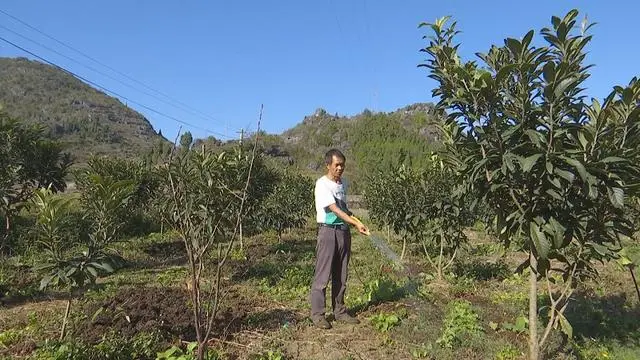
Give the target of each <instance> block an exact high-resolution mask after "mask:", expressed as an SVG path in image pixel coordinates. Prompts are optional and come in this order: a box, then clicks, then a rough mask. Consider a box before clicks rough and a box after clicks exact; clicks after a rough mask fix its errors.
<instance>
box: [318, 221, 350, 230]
mask: <svg viewBox="0 0 640 360" xmlns="http://www.w3.org/2000/svg"><path fill="white" fill-rule="evenodd" d="M318 226H321V227H328V228H332V229H336V230H349V225H347V224H336V225H332V224H324V223H318Z"/></svg>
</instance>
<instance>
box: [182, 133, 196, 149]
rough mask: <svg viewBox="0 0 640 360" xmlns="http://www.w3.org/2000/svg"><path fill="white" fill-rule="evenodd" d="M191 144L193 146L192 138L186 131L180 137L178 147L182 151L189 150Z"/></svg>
mask: <svg viewBox="0 0 640 360" xmlns="http://www.w3.org/2000/svg"><path fill="white" fill-rule="evenodd" d="M191 144H193V136H192V135H191V133H190V132H188V131H187V132H185V133H184V134H182V136H180V147H181V148H182V149H184V150H190V149H191Z"/></svg>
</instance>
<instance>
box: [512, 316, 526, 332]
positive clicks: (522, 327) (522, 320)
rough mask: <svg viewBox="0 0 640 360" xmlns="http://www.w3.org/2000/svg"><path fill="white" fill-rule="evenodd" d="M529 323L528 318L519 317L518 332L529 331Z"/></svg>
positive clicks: (517, 321) (516, 325)
mask: <svg viewBox="0 0 640 360" xmlns="http://www.w3.org/2000/svg"><path fill="white" fill-rule="evenodd" d="M527 323H529V320H528V319H527V318H526V317H524V316H522V315H520V316H518V318H516V323H515V328H516V330H518V331H525V330H527Z"/></svg>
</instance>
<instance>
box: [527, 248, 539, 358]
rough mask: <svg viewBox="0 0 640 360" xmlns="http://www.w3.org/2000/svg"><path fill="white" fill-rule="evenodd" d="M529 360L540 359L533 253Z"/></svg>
mask: <svg viewBox="0 0 640 360" xmlns="http://www.w3.org/2000/svg"><path fill="white" fill-rule="evenodd" d="M529 262H530V265H529V270H530V271H531V273H530V274H529V360H538V359H539V358H540V354H539V347H538V278H537V276H536V271H537V267H538V262H537V260H536V258H535V257H534V256H533V252H530V253H529Z"/></svg>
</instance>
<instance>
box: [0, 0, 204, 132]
mask: <svg viewBox="0 0 640 360" xmlns="http://www.w3.org/2000/svg"><path fill="white" fill-rule="evenodd" d="M0 13H2V14H4V15H6V16H8V17H10V18H11V19H13V20H15V21H17V22H19V23H21V24H22V25H24V26H26V27H28V28H29V29H31V30H33V31H35V32H37V33H39V34H41V35H43V36H45V37H47V38H49V39H51V40H53V41H55V42H57V43H58V44H60V45H62V46H64V47H66V48H67V49H70V50H72V51H75V52H76V53H78V54H80V55H82V56H84V57H85V58H87V59H89V60H91V61H93V62H95V63H96V64H99V65H101V66H103V67H105V68H107V69H109V70H111V71H113V72H115V73H116V74H118V75H120V76H123V77H125V78H127V79H129V80H131V81H133V82H135V83H136V84H138V85H142V86H144V87H145V88H147V89H148V90H151V91H153V92H155V93H156V94H159V95H161V96H164V97H165V98H167V99H169V100H171V101H173V102H175V103H176V104H179V105H182V106H184V107H186V108H188V109H190V110H192V111H194V112H196V113H198V114H200V116H204V117H205V118H207V119H208V120H211V121H214V122H216V121H217V120H215V119H213V118H212V117H210V116H209V115H207V114H205V113H203V112H201V111H199V110H198V109H195V108H193V107H191V106H189V105H187V104H185V103H183V102H181V101H179V100H176V99H173V98H172V97H171V96H169V95H167V94H165V93H163V92H161V91H159V90H156V89H154V88H152V87H151V86H149V85H146V84H145V83H143V82H141V81H138V80H136V79H134V78H133V77H131V76H129V75H127V74H125V73H123V72H121V71H119V70H117V69H114V68H113V67H111V66H109V65H107V64H105V63H103V62H101V61H99V60H97V59H95V58H94V57H92V56H90V55H87V54H86V53H84V52H82V51H80V50H78V49H76V48H74V47H73V46H71V45H68V44H67V43H65V42H64V41H62V40H58V39H56V38H55V37H53V36H51V35H49V34H47V33H45V32H44V31H42V30H40V29H38V28H36V27H34V26H32V25H29V24H28V23H27V22H25V21H23V20H20V19H19V18H17V17H15V16H13V15H11V14H9V13H7V12H6V11H4V10H2V9H0ZM138 91H140V90H138ZM173 106H175V105H173Z"/></svg>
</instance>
